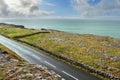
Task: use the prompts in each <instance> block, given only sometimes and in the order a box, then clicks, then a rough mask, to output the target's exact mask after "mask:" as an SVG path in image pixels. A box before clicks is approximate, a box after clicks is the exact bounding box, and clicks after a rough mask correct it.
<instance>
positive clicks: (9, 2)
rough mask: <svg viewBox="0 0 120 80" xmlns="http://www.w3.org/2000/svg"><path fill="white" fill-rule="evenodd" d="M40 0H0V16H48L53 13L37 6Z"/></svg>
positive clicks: (40, 3) (40, 2)
mask: <svg viewBox="0 0 120 80" xmlns="http://www.w3.org/2000/svg"><path fill="white" fill-rule="evenodd" d="M42 2H43V1H42V0H0V17H21V16H26V17H29V16H48V15H51V14H53V13H54V12H53V11H45V10H41V9H40V8H38V5H42ZM47 4H48V3H47ZM49 4H50V3H49ZM51 5H52V4H51Z"/></svg>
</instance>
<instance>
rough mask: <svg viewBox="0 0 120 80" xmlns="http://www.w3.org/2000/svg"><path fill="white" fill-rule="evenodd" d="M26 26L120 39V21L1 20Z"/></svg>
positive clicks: (0, 20)
mask: <svg viewBox="0 0 120 80" xmlns="http://www.w3.org/2000/svg"><path fill="white" fill-rule="evenodd" d="M2 22H3V23H11V24H18V25H24V26H25V27H26V28H34V29H41V28H46V29H57V30H61V31H66V32H72V33H79V34H95V35H102V36H111V37H114V38H120V20H81V19H0V23H2Z"/></svg>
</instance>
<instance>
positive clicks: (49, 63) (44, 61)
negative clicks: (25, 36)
mask: <svg viewBox="0 0 120 80" xmlns="http://www.w3.org/2000/svg"><path fill="white" fill-rule="evenodd" d="M44 62H45V63H47V64H49V65H50V66H52V67H54V68H56V66H54V65H53V64H51V63H49V62H47V61H44Z"/></svg>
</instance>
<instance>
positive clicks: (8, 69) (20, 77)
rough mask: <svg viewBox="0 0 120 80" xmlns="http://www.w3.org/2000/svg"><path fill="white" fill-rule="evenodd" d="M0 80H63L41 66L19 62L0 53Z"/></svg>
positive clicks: (5, 53) (4, 53)
mask: <svg viewBox="0 0 120 80" xmlns="http://www.w3.org/2000/svg"><path fill="white" fill-rule="evenodd" d="M0 80H64V79H63V78H61V76H60V75H58V74H56V73H55V72H53V71H51V70H49V69H47V68H46V67H44V66H42V65H35V64H29V63H28V62H25V61H24V62H21V61H20V60H18V59H15V58H10V57H9V54H8V53H7V52H2V51H0Z"/></svg>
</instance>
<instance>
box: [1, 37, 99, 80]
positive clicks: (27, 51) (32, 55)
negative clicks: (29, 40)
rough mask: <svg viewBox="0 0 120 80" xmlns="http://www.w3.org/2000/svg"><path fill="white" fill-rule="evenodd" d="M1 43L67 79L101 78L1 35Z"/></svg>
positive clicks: (26, 58) (85, 79)
mask: <svg viewBox="0 0 120 80" xmlns="http://www.w3.org/2000/svg"><path fill="white" fill-rule="evenodd" d="M0 44H3V45H4V46H6V47H8V48H9V49H10V50H12V51H14V52H15V53H16V54H18V55H19V56H21V57H22V58H24V59H25V60H27V61H28V62H30V63H32V64H40V65H44V66H46V67H48V68H49V69H52V70H53V71H55V72H56V73H58V74H60V75H61V76H62V77H63V78H65V79H66V80H100V79H99V78H97V77H95V76H93V75H90V74H88V73H86V72H84V71H82V70H79V69H76V68H74V67H72V66H70V65H68V64H65V63H63V62H61V61H59V60H56V59H54V58H52V57H50V56H47V55H45V54H43V53H40V52H38V51H36V50H34V49H32V48H29V47H27V46H25V45H22V44H20V43H17V42H15V41H13V40H10V39H8V38H6V37H4V36H1V35H0Z"/></svg>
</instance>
